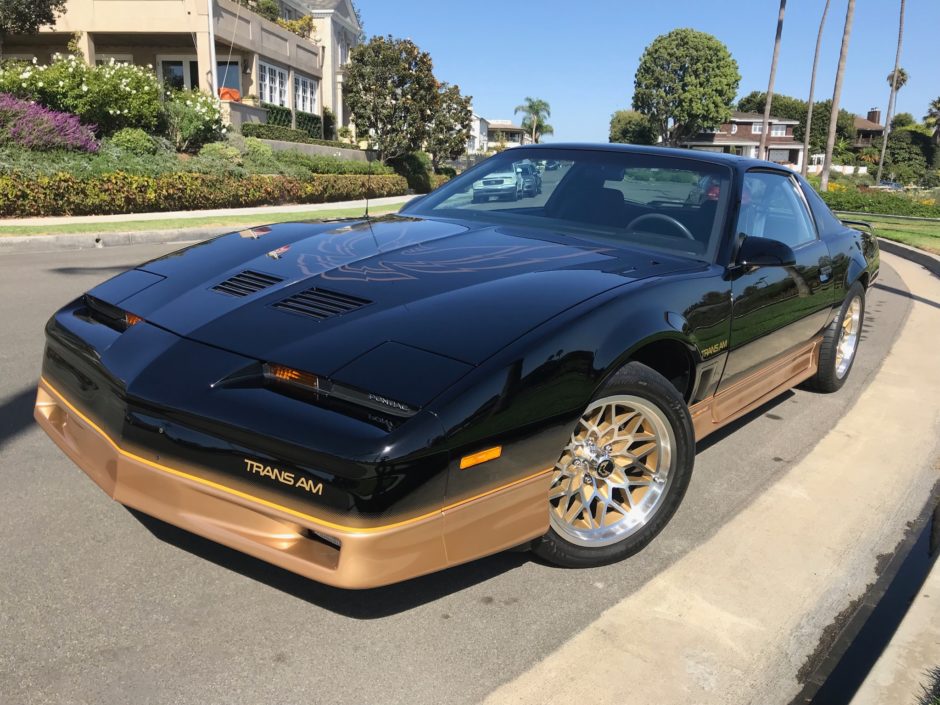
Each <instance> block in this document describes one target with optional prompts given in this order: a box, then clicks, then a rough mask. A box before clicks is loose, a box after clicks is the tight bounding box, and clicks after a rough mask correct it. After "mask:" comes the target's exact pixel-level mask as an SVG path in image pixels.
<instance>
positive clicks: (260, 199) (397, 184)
mask: <svg viewBox="0 0 940 705" xmlns="http://www.w3.org/2000/svg"><path fill="white" fill-rule="evenodd" d="M407 190H408V184H407V182H406V181H405V179H403V178H402V177H400V176H396V175H388V174H385V175H380V176H362V175H349V174H324V175H319V176H314V177H312V178H310V179H305V180H302V179H292V178H288V177H285V176H245V177H233V176H220V175H211V174H190V173H181V174H164V175H162V176H155V177H154V176H133V175H130V174H125V173H122V172H117V173H113V174H106V175H103V176H98V177H95V178H88V179H79V178H76V177H74V176H71V175H69V174H55V175H53V176H38V177H31V178H24V177H22V176H20V175H18V174H5V175H0V216H47V215H86V214H88V215H93V214H106V213H145V212H153V211H176V210H191V209H198V208H238V207H246V206H262V205H265V206H266V205H278V204H284V203H327V202H330V201H343V200H348V199H357V198H364V197H365V196H367V195H368V196H369V197H370V198H378V197H381V196H397V195H401V194H404V193H406V192H407Z"/></svg>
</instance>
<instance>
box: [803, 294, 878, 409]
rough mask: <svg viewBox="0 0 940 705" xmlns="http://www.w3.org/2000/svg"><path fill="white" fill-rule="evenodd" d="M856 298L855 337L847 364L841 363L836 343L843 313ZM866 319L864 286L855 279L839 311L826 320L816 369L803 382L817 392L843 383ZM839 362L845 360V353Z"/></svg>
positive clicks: (832, 390) (855, 352)
mask: <svg viewBox="0 0 940 705" xmlns="http://www.w3.org/2000/svg"><path fill="white" fill-rule="evenodd" d="M853 301H857V302H858V303H857V305H858V307H859V311H858V321H857V322H856V324H855V330H854V334H855V336H856V339H855V341H854V347H853V349H852V351H851V355H850V356H849V358H848V361H847V364H845V365H840V358H839V347H840V344H842V343H843V337H842V332H843V330H844V329H845V326H846V317H847V316H848V315H849V309H850V308H851V306H852V302H853ZM864 323H865V288H864V287H863V286H862V285H861V284H860V283H859V282H855V283H854V284H852V286H851V287H849V291H848V293H847V294H846V295H845V300H844V301H843V302H842V308H840V309H839V315H838V316H836V317H835V320H833V321H832V323H830V324H829V326H828V327H827V328H826V330H825V332H824V333H823V340H822V343H821V345H820V347H819V369H818V370H817V371H816V374H815V375H814V376H813V377H811V378H810V379H809V380H808V382H807V384H806V386H807V387H809V388H810V389H813V390H815V391H817V392H824V393H830V392H836V391H838V390H839V389H841V388H842V385H843V384H845V380H847V379H848V378H849V373H850V372H851V371H852V366H853V365H854V364H855V358H856V357H857V354H858V343H859V342H860V340H859V339H860V337H861V332H862V325H864ZM841 362H845V359H844V356H843V358H842V360H841Z"/></svg>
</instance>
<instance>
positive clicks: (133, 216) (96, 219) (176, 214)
mask: <svg viewBox="0 0 940 705" xmlns="http://www.w3.org/2000/svg"><path fill="white" fill-rule="evenodd" d="M412 198H414V196H389V197H387V198H371V199H369V205H370V206H383V205H389V204H394V203H407V202H408V201H410V200H411V199H412ZM365 206H366V201H365V199H359V200H356V201H336V202H334V203H311V204H307V205H296V204H295V205H286V206H260V207H257V208H218V209H215V210H204V211H173V212H168V213H164V212H160V213H122V214H120V215H76V216H58V217H51V218H4V219H0V228H3V227H16V226H42V225H83V224H91V223H125V222H131V221H134V222H140V221H160V220H168V219H171V218H172V219H179V218H183V219H185V218H216V217H219V218H222V217H224V218H229V217H232V216H243V215H264V214H266V213H268V214H271V213H316V212H317V211H326V210H334V209H337V208H362V209H365Z"/></svg>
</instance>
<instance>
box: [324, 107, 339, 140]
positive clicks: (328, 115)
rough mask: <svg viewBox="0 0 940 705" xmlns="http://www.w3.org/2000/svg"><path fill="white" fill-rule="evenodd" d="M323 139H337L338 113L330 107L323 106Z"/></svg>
mask: <svg viewBox="0 0 940 705" xmlns="http://www.w3.org/2000/svg"><path fill="white" fill-rule="evenodd" d="M323 139H325V140H335V139H336V115H334V114H333V111H332V110H330V109H329V108H323Z"/></svg>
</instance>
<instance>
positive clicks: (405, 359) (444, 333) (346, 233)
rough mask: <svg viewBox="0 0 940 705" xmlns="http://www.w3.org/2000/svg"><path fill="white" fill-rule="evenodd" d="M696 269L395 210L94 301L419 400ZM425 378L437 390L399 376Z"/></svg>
mask: <svg viewBox="0 0 940 705" xmlns="http://www.w3.org/2000/svg"><path fill="white" fill-rule="evenodd" d="M690 266H695V264H694V263H692V262H690V261H689V260H684V259H680V258H670V257H665V256H660V255H656V256H655V257H654V256H652V255H651V254H650V253H648V252H643V251H639V250H632V251H631V250H624V249H621V248H611V247H605V246H603V245H598V244H591V243H585V242H582V241H578V240H574V239H571V238H567V237H564V236H559V235H555V234H552V233H547V232H545V231H542V230H532V229H525V228H516V227H508V226H494V225H492V224H486V225H480V224H471V223H463V222H453V221H437V220H431V219H422V218H413V217H402V216H393V217H386V218H383V219H379V220H376V221H372V222H371V223H370V222H368V221H356V222H342V223H290V224H282V225H275V226H270V227H265V228H255V229H252V230H247V231H243V232H241V233H233V234H230V235H226V236H223V237H220V238H216V239H214V240H210V241H207V242H204V243H200V244H198V245H195V246H192V247H190V248H187V249H185V250H181V251H180V252H176V253H173V254H171V255H167V256H166V257H163V258H160V259H157V260H154V261H152V262H148V263H146V264H144V265H142V266H141V267H138V268H137V269H136V270H132V271H131V272H127V273H125V274H123V275H119V276H118V277H116V278H115V279H112V280H110V281H109V282H106V283H105V284H103V285H101V286H99V287H98V288H96V289H94V290H92V291H91V292H90V294H91V295H93V296H96V297H98V298H100V299H103V300H105V301H107V302H108V303H112V304H115V305H118V306H120V307H121V308H123V309H125V310H127V311H130V312H132V313H134V314H136V315H138V316H141V317H143V318H144V319H146V320H147V321H149V322H150V323H152V324H154V325H157V326H160V327H162V328H164V329H166V330H169V331H171V332H173V333H175V334H177V335H179V336H183V337H185V338H189V339H191V340H195V341H199V342H201V343H205V344H209V345H212V346H215V347H219V348H222V349H225V350H229V351H232V352H235V353H238V354H240V355H244V356H248V357H251V358H254V359H257V360H262V361H267V362H274V363H278V364H282V365H287V366H290V367H295V368H298V369H302V370H307V371H310V372H314V373H317V374H320V375H324V376H330V377H333V378H334V379H338V380H343V379H345V381H347V382H348V383H349V384H353V385H356V386H359V387H361V388H363V389H369V390H370V391H378V392H379V393H389V394H390V395H392V397H391V398H396V399H404V398H405V396H410V399H406V401H408V403H412V404H422V403H424V402H426V401H427V400H428V399H429V398H431V397H433V396H434V394H436V393H437V392H439V391H442V388H443V387H445V386H446V385H447V384H450V383H452V382H453V381H456V379H457V378H459V377H460V376H461V375H462V374H465V373H466V372H467V371H469V370H470V369H472V367H473V366H476V365H479V364H480V363H482V362H483V361H484V360H486V359H487V358H488V357H489V356H491V355H493V354H494V353H496V352H497V351H499V350H500V349H502V348H503V347H505V346H506V345H508V344H509V343H511V342H512V341H513V340H515V339H517V338H519V337H520V336H522V335H525V334H526V333H527V332H528V331H530V330H532V329H533V328H535V327H536V326H538V325H540V324H542V323H544V322H545V321H547V320H549V319H551V318H552V317H554V316H557V315H558V314H560V313H562V312H563V311H565V310H566V309H568V308H570V307H572V306H575V305H577V304H578V303H580V302H582V301H585V300H586V299H589V298H591V297H593V296H597V295H598V294H601V293H603V292H605V291H608V290H610V289H612V288H614V287H617V286H622V285H624V284H626V283H628V282H630V281H634V280H637V279H642V278H645V277H650V276H655V275H661V274H666V273H668V272H670V271H675V270H676V269H679V268H685V267H690ZM245 272H248V274H246V275H244V277H240V275H242V274H243V273H245ZM233 277H234V278H235V279H233ZM246 282H247V285H246ZM259 286H261V288H259V289H258V290H257V291H251V290H252V289H254V288H256V287H259ZM246 288H247V289H248V292H247V293H245V289H246ZM422 374H423V375H426V376H430V377H436V378H437V379H438V380H439V383H433V384H428V383H427V382H426V381H425V382H422V383H421V384H417V383H416V382H415V381H414V380H413V379H412V380H410V381H409V380H408V379H405V380H403V381H402V380H399V381H397V382H396V381H394V380H390V378H393V377H395V376H398V377H401V376H402V375H404V376H405V377H406V378H413V377H414V376H415V375H422ZM376 385H378V387H379V388H376ZM422 385H423V386H422ZM417 387H422V389H423V391H421V390H417V391H416V389H417ZM425 387H426V388H425ZM396 394H397V396H394V395H396Z"/></svg>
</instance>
